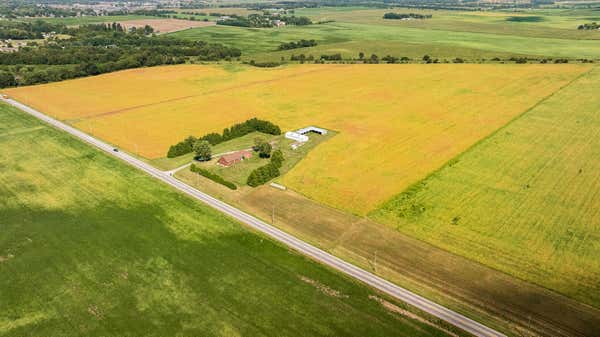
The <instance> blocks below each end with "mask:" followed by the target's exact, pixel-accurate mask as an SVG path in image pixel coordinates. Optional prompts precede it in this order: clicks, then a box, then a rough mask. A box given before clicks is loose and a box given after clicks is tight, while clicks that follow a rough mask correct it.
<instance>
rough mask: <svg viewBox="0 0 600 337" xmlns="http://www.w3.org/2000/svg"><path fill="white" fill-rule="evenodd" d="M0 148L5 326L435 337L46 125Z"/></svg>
mask: <svg viewBox="0 0 600 337" xmlns="http://www.w3.org/2000/svg"><path fill="white" fill-rule="evenodd" d="M0 121H1V123H0V134H6V131H7V130H16V129H32V128H36V127H39V126H41V124H40V123H39V122H38V121H37V120H34V119H33V117H30V116H28V115H25V114H24V113H22V112H20V111H17V110H15V109H14V108H9V107H8V106H6V105H0ZM32 144H35V146H32ZM0 150H1V152H0V153H2V155H1V156H0V167H1V170H0V227H1V229H2V230H1V231H0V275H2V277H1V278H0V289H2V291H0V335H2V336H61V335H69V336H141V335H143V336H174V335H187V336H200V335H201V336H273V335H277V336H298V335H306V336H319V335H328V336H337V335H355V336H366V335H370V336H432V335H433V336H442V335H444V333H443V332H440V331H439V330H438V329H437V328H435V327H433V326H430V325H428V324H424V323H422V322H420V321H418V320H415V319H410V318H408V317H407V316H402V315H400V314H398V313H394V312H391V311H390V310H388V309H386V308H385V307H384V306H383V305H381V304H380V303H378V302H377V301H375V300H373V299H370V298H369V296H370V295H376V296H379V297H383V296H382V295H380V294H376V293H374V292H373V291H371V290H370V289H368V288H366V287H364V286H362V285H359V284H357V283H356V282H354V281H351V280H349V279H347V278H345V277H342V276H341V275H339V274H336V273H334V272H332V271H331V270H329V269H327V268H325V267H322V266H320V265H318V264H316V263H314V262H312V261H310V260H308V259H306V258H304V257H301V256H299V255H298V254H296V253H293V252H291V251H289V250H288V249H286V248H285V247H282V246H281V245H279V244H277V243H274V242H273V241H271V240H269V239H267V238H265V237H263V236H261V235H257V234H255V233H253V232H250V231H248V230H247V229H245V228H243V227H242V226H241V225H240V224H238V223H236V222H234V221H232V220H231V219H229V218H227V217H225V216H223V215H221V214H220V213H217V212H216V211H214V210H212V209H210V208H208V207H207V206H204V205H202V204H200V203H198V202H196V201H194V200H192V199H190V198H188V197H187V196H184V195H181V194H179V193H176V192H175V191H174V190H172V189H171V188H169V187H167V186H166V185H163V184H161V183H158V182H156V181H155V180H153V179H152V178H151V177H148V176H146V175H144V174H143V173H141V172H139V171H137V170H135V169H133V168H131V167H129V166H126V165H125V164H123V163H121V162H119V161H117V160H116V159H113V158H110V157H108V156H106V155H105V154H102V153H100V152H99V151H97V150H95V149H93V148H91V147H89V146H87V145H85V144H83V143H81V142H79V141H78V140H75V139H73V138H72V137H70V136H68V135H66V134H63V133H60V132H59V131H57V130H54V129H52V128H50V127H44V128H38V129H37V130H36V131H32V132H28V133H18V134H11V135H6V136H2V137H0ZM383 298H385V297H383ZM387 300H389V299H387ZM394 305H398V306H399V307H404V306H403V305H402V304H394ZM436 324H437V323H436Z"/></svg>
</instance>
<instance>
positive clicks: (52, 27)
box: [0, 20, 67, 40]
mask: <svg viewBox="0 0 600 337" xmlns="http://www.w3.org/2000/svg"><path fill="white" fill-rule="evenodd" d="M66 29H67V27H66V26H65V25H60V24H52V23H48V22H46V21H43V20H36V21H33V22H20V21H6V20H0V39H13V40H26V39H41V38H43V37H44V36H43V34H44V33H50V32H56V33H62V32H64V31H65V30H66Z"/></svg>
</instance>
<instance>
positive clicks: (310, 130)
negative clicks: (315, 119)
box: [296, 126, 327, 135]
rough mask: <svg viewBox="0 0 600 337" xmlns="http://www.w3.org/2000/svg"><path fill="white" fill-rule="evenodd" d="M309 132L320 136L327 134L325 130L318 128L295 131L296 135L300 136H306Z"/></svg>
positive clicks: (311, 127) (310, 127) (312, 127)
mask: <svg viewBox="0 0 600 337" xmlns="http://www.w3.org/2000/svg"><path fill="white" fill-rule="evenodd" d="M309 132H314V133H318V134H320V135H326V134H327V130H325V129H321V128H318V127H316V126H307V127H305V128H302V129H298V130H296V133H299V134H301V135H305V134H307V133H309Z"/></svg>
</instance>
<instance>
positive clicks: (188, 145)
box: [167, 118, 281, 158]
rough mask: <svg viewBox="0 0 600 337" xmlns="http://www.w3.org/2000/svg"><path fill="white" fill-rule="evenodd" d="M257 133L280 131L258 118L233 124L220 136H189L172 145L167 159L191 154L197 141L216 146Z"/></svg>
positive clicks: (275, 132)
mask: <svg viewBox="0 0 600 337" xmlns="http://www.w3.org/2000/svg"><path fill="white" fill-rule="evenodd" d="M254 131H258V132H262V133H267V134H271V135H280V134H281V129H280V128H279V126H277V125H275V124H273V123H271V122H269V121H266V120H261V119H258V118H251V119H249V120H247V121H245V122H243V123H239V124H235V125H233V126H231V127H229V128H225V129H224V130H223V133H222V134H219V133H216V132H212V133H208V134H206V135H204V136H202V137H200V138H196V137H194V136H189V137H187V138H186V139H184V140H183V141H181V142H179V143H177V144H175V145H172V146H171V147H170V148H169V151H168V152H167V157H168V158H174V157H178V156H181V155H184V154H186V153H190V152H192V151H193V150H194V149H193V146H194V144H195V143H196V141H197V140H205V141H207V142H208V143H209V144H210V145H217V144H219V143H222V142H225V141H228V140H231V139H234V138H239V137H242V136H245V135H247V134H249V133H251V132H254Z"/></svg>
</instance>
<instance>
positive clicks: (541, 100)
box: [366, 66, 600, 222]
mask: <svg viewBox="0 0 600 337" xmlns="http://www.w3.org/2000/svg"><path fill="white" fill-rule="evenodd" d="M598 67H600V66H592V67H590V69H588V70H587V71H584V72H582V73H581V74H579V75H577V76H575V77H573V78H572V79H571V80H570V81H568V82H567V83H565V84H563V85H562V86H561V87H559V88H558V89H556V90H554V91H553V92H551V93H550V94H548V95H547V96H545V97H542V98H541V99H540V100H539V101H537V102H536V103H535V104H533V105H532V106H531V107H529V108H527V109H525V110H523V111H522V112H521V113H519V114H517V115H516V116H514V117H513V118H511V119H510V120H509V121H508V122H506V123H504V125H502V126H500V127H499V128H497V129H496V130H494V131H493V132H492V133H490V134H489V135H487V136H485V137H483V138H481V139H479V140H478V141H476V142H475V143H473V144H471V145H470V146H469V147H468V148H466V149H465V150H464V151H462V152H460V153H459V154H457V155H456V156H454V157H452V158H450V159H449V160H448V161H446V162H445V163H444V164H443V165H442V166H440V167H438V168H437V169H435V170H433V171H431V172H430V173H429V174H427V175H426V176H425V177H424V178H422V179H419V180H418V181H416V182H414V183H412V184H410V185H408V186H407V187H406V188H405V189H403V190H402V192H400V193H397V194H395V195H394V196H393V197H391V198H390V199H388V200H386V201H384V202H382V203H381V204H379V205H378V206H377V207H375V208H374V209H373V210H371V211H370V212H368V213H367V215H366V217H367V218H369V219H371V220H373V221H375V222H377V221H376V219H375V218H373V216H374V215H375V213H376V212H377V211H378V210H380V209H381V208H382V207H383V206H385V204H387V203H388V202H389V201H391V200H393V199H394V198H396V197H397V196H399V195H401V194H403V193H406V192H407V191H410V190H412V189H413V188H418V186H419V185H420V184H422V183H423V182H425V181H426V180H428V179H430V178H432V177H434V176H435V175H437V174H439V173H440V172H441V171H442V170H443V169H445V168H446V167H448V166H449V165H450V164H453V163H456V162H457V161H458V160H460V158H462V157H463V156H464V155H466V154H468V153H469V152H471V151H473V149H475V147H477V146H478V145H480V144H481V143H483V142H485V141H487V140H488V139H490V138H492V137H493V136H495V135H496V134H498V133H500V132H501V131H502V130H504V129H505V128H507V127H508V126H510V125H511V124H512V123H514V122H516V121H517V120H519V119H521V118H522V117H524V116H525V115H527V114H528V113H529V112H531V111H532V110H533V109H535V108H536V107H538V106H540V105H541V104H542V103H544V102H546V101H547V100H549V99H550V98H552V97H553V96H554V95H556V94H557V93H559V92H561V91H562V90H564V89H566V88H568V87H570V86H571V84H573V83H575V82H576V81H578V80H579V79H581V78H583V77H585V76H587V75H588V74H589V73H591V72H592V71H593V70H595V69H596V68H598Z"/></svg>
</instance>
